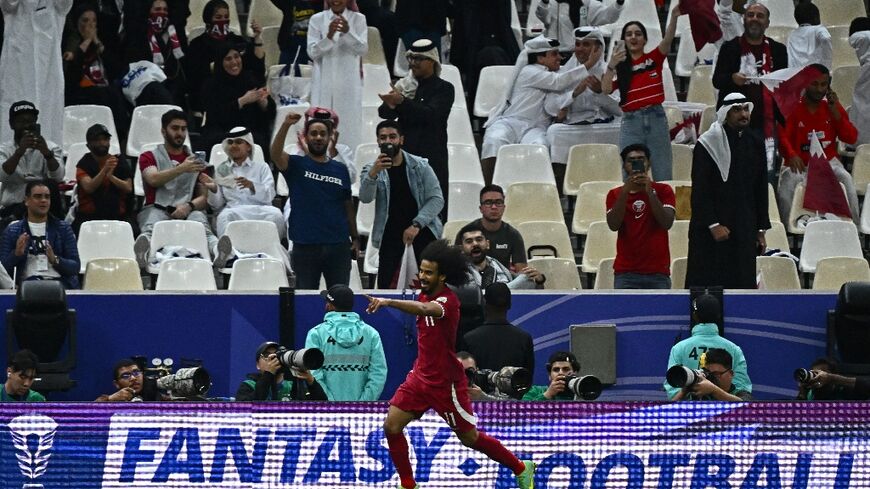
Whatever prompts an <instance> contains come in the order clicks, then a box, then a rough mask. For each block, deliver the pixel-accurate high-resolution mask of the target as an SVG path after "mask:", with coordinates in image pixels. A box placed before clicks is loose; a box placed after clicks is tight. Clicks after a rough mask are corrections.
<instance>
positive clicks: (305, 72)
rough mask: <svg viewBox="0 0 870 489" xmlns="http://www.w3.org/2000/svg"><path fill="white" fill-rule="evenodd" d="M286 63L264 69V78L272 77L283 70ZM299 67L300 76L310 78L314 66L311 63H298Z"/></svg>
mask: <svg viewBox="0 0 870 489" xmlns="http://www.w3.org/2000/svg"><path fill="white" fill-rule="evenodd" d="M285 66H287V65H272V66H270V67H269V68H267V69H266V79H267V80H268V79H271V78H274V77H276V76H278V75H280V74H281V72H282V71H283V70H284V67H285ZM298 68H299V76H300V77H302V78H311V74H312V73H313V72H314V67H313V66H311V65H298Z"/></svg>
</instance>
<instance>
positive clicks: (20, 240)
mask: <svg viewBox="0 0 870 489" xmlns="http://www.w3.org/2000/svg"><path fill="white" fill-rule="evenodd" d="M50 206H51V192H50V190H49V189H48V185H46V184H45V182H41V181H35V182H28V183H27V186H26V187H25V189H24V207H25V208H26V209H27V214H26V215H25V217H24V218H23V219H21V220H19V221H15V222H13V223H12V224H10V225H9V226H8V227H7V228H6V230H5V231H4V232H3V242H2V245H0V261H2V263H3V267H5V268H6V272H7V273H9V275H10V276H14V277H15V280H16V282H17V283H21V282H22V281H24V280H57V281H60V283H61V284H63V287H64V288H65V289H77V288H79V269H80V267H81V262H79V251H78V248H77V247H76V236H75V234H73V231H72V227H70V225H69V223H67V222H66V221H63V220H60V219H57V218H56V217H54V216H52V215H50V214H49V212H48V209H49V207H50Z"/></svg>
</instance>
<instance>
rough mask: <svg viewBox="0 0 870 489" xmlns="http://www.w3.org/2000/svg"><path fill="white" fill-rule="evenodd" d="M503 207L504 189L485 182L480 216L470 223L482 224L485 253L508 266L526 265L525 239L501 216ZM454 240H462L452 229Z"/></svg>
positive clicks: (481, 194) (516, 268)
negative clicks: (485, 244) (485, 243)
mask: <svg viewBox="0 0 870 489" xmlns="http://www.w3.org/2000/svg"><path fill="white" fill-rule="evenodd" d="M504 210H505V200H504V190H503V189H502V188H501V187H499V186H498V185H487V186H485V187H483V188H482V189H480V214H481V217H480V218H479V219H475V220H474V221H471V224H478V225H480V227H481V228H483V236H484V237H485V238H486V240H487V241H488V242H489V251H487V253H486V255H487V256H489V257H492V258H495V259H496V260H498V262H499V263H501V264H502V265H504V266H505V267H507V268H509V269H511V270H522V269H523V268H526V243H525V242H524V241H523V235H522V234H520V232H519V231H517V229H516V228H515V227H513V226H511V225H510V224H508V223H506V222H504V221H503V220H502V216H504ZM455 244H457V245H461V244H462V235H461V234H460V233H456V240H455Z"/></svg>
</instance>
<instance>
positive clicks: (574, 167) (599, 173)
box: [562, 144, 622, 195]
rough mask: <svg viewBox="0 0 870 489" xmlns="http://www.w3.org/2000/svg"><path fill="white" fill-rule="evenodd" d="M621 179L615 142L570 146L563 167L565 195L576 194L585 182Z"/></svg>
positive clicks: (619, 159)
mask: <svg viewBox="0 0 870 489" xmlns="http://www.w3.org/2000/svg"><path fill="white" fill-rule="evenodd" d="M605 181H609V182H620V181H622V159H621V158H620V156H619V147H618V146H616V145H615V144H578V145H575V146H571V150H570V151H569V153H568V163H567V166H566V168H565V182H564V184H563V185H562V191H563V192H564V193H565V195H577V193H578V192H579V191H580V185H582V184H584V183H586V182H605Z"/></svg>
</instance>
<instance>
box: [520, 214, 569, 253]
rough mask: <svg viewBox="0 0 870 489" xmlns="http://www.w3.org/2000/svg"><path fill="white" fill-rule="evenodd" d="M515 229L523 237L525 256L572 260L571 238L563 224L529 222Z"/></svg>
mask: <svg viewBox="0 0 870 489" xmlns="http://www.w3.org/2000/svg"><path fill="white" fill-rule="evenodd" d="M516 227H517V230H518V231H519V232H520V234H521V235H522V236H523V242H524V243H525V245H526V250H525V254H526V256H530V255H531V256H555V257H556V258H567V259H569V260H572V261H573V260H574V250H573V248H572V247H571V237H570V236H569V235H568V228H567V227H565V224H564V223H561V222H552V221H529V222H523V223H520V224H518V225H517V226H516ZM554 253H555V254H554Z"/></svg>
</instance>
